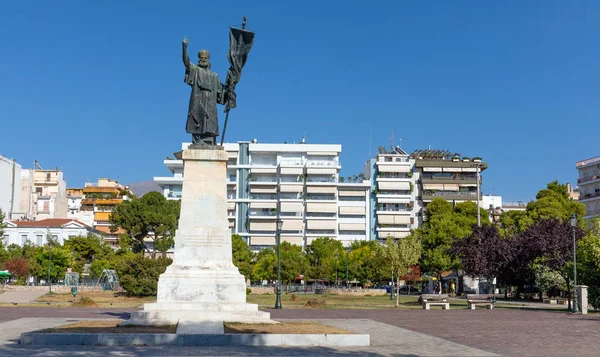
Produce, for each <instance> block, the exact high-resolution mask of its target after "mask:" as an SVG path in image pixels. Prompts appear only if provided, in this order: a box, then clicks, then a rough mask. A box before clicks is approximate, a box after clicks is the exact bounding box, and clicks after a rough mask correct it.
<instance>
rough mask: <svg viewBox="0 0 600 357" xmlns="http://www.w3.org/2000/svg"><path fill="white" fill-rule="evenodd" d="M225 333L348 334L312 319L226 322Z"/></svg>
mask: <svg viewBox="0 0 600 357" xmlns="http://www.w3.org/2000/svg"><path fill="white" fill-rule="evenodd" d="M224 327H225V333H267V334H286V335H287V334H319V335H320V334H328V335H329V334H349V333H350V332H348V331H346V330H342V329H339V328H337V327H333V326H329V325H323V324H320V323H317V322H312V321H297V322H282V323H279V324H243V323H233V322H226V323H225V324H224Z"/></svg>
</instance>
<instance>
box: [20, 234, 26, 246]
mask: <svg viewBox="0 0 600 357" xmlns="http://www.w3.org/2000/svg"><path fill="white" fill-rule="evenodd" d="M25 243H27V234H21V245H25Z"/></svg>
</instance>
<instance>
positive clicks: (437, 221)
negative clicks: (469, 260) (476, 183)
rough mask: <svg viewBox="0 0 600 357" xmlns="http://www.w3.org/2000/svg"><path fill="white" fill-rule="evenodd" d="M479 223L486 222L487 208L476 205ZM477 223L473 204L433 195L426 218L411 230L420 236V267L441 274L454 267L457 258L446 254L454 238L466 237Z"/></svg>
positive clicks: (487, 222) (475, 209) (457, 265)
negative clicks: (479, 215) (419, 225)
mask: <svg viewBox="0 0 600 357" xmlns="http://www.w3.org/2000/svg"><path fill="white" fill-rule="evenodd" d="M480 214H481V217H482V218H483V219H482V220H481V222H482V224H490V222H489V220H487V219H485V217H487V215H488V214H487V212H486V211H485V210H483V209H480ZM476 224H477V204H476V203H474V202H461V203H458V204H456V206H454V207H453V206H452V203H450V202H448V201H446V200H444V199H442V198H435V199H433V200H432V201H431V202H430V203H429V205H428V206H427V220H426V221H425V224H424V225H423V227H422V228H418V229H416V230H415V231H414V232H413V233H412V234H413V235H415V236H416V237H417V238H419V239H420V241H421V242H422V247H423V254H422V256H421V261H420V266H421V270H422V271H425V272H428V273H430V274H434V275H436V276H438V277H441V273H442V272H444V271H446V270H449V269H456V268H458V267H459V266H460V259H458V258H457V257H455V256H453V255H452V254H449V250H450V248H451V247H452V244H453V242H454V241H455V240H458V239H463V238H465V237H468V236H469V235H471V233H472V232H473V227H474V226H476Z"/></svg>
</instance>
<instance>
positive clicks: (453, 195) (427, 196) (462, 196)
mask: <svg viewBox="0 0 600 357" xmlns="http://www.w3.org/2000/svg"><path fill="white" fill-rule="evenodd" d="M436 197H441V198H443V199H446V200H464V201H468V200H476V199H477V192H476V191H469V192H460V191H436V192H431V191H427V190H426V191H423V200H424V201H425V200H432V199H434V198H436Z"/></svg>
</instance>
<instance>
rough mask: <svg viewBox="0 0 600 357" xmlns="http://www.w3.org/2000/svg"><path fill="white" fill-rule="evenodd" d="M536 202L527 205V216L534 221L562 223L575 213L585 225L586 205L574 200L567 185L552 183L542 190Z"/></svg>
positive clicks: (581, 223)
mask: <svg viewBox="0 0 600 357" xmlns="http://www.w3.org/2000/svg"><path fill="white" fill-rule="evenodd" d="M535 198H536V200H535V201H532V202H529V203H528V204H527V214H528V215H529V216H530V217H531V218H532V219H533V220H534V221H536V220H540V219H552V218H556V219H559V220H561V221H564V220H568V219H569V217H571V215H572V214H573V213H575V214H576V215H577V217H579V219H580V222H579V223H580V225H583V216H584V215H585V205H584V204H582V203H579V202H577V201H574V200H572V199H571V198H570V197H569V193H568V191H567V185H563V184H560V183H558V181H553V182H550V183H549V184H548V185H547V187H546V188H545V189H543V190H540V191H539V192H538V193H537V195H536V196H535Z"/></svg>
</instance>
